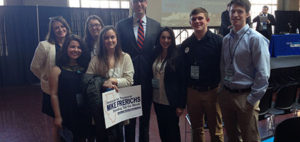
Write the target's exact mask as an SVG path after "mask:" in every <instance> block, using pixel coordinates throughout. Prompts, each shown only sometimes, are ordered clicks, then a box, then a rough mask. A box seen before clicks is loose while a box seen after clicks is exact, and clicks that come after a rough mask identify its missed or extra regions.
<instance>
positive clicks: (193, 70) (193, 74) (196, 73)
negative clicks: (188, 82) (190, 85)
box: [191, 66, 199, 79]
mask: <svg viewBox="0 0 300 142" xmlns="http://www.w3.org/2000/svg"><path fill="white" fill-rule="evenodd" d="M191 78H192V79H199V66H191Z"/></svg>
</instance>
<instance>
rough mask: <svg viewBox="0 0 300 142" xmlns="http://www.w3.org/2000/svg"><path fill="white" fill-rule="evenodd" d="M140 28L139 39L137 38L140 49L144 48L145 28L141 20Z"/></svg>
mask: <svg viewBox="0 0 300 142" xmlns="http://www.w3.org/2000/svg"><path fill="white" fill-rule="evenodd" d="M138 22H139V28H138V34H137V36H138V38H137V45H138V47H139V48H141V49H142V48H143V45H144V37H145V36H144V27H143V20H142V19H141V20H139V21H138Z"/></svg>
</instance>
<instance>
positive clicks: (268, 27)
mask: <svg viewBox="0 0 300 142" xmlns="http://www.w3.org/2000/svg"><path fill="white" fill-rule="evenodd" d="M268 10H269V7H268V6H266V5H265V6H263V9H262V12H261V13H260V14H259V15H258V16H256V17H255V18H254V19H253V23H254V22H257V26H256V31H258V32H259V33H261V34H262V35H264V36H265V37H266V38H267V39H269V40H270V39H271V36H272V25H275V23H276V21H275V18H274V16H273V15H272V14H270V13H268ZM263 19H265V20H266V21H261V20H263Z"/></svg>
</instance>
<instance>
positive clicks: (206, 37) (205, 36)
mask: <svg viewBox="0 0 300 142" xmlns="http://www.w3.org/2000/svg"><path fill="white" fill-rule="evenodd" d="M210 35H211V31H210V30H208V29H207V32H206V33H205V35H204V36H203V37H202V38H201V39H200V40H198V39H197V37H196V35H195V33H193V35H192V38H193V40H195V41H205V40H206V39H208V38H209V37H210Z"/></svg>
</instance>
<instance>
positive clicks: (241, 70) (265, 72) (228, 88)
mask: <svg viewBox="0 0 300 142" xmlns="http://www.w3.org/2000/svg"><path fill="white" fill-rule="evenodd" d="M250 8H251V4H250V2H249V0H232V1H231V2H230V12H229V13H230V21H231V23H232V26H233V28H232V30H231V31H230V33H229V34H227V35H226V36H225V37H224V39H223V44H222V57H221V74H222V75H221V84H222V85H223V86H222V90H221V92H220V95H219V98H220V100H221V101H220V106H221V110H222V115H223V121H224V126H225V129H226V134H227V136H228V141H229V142H242V141H244V142H245V141H246V142H259V141H261V140H260V136H259V132H258V113H259V101H260V99H261V98H262V97H263V95H264V94H265V92H266V90H267V88H268V85H269V83H268V79H269V77H270V54H269V49H268V47H269V41H268V39H266V38H265V37H264V36H262V35H261V34H260V33H258V32H257V31H255V30H253V29H252V28H250V27H249V25H248V24H246V19H247V17H249V15H250V14H249V11H250Z"/></svg>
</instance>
